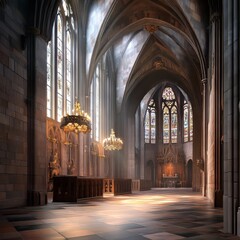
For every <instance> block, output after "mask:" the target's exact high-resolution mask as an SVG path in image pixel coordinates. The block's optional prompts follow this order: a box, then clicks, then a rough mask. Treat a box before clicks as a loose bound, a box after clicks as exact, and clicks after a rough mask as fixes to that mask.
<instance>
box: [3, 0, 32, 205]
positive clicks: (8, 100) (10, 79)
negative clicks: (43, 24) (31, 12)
mask: <svg viewBox="0 0 240 240" xmlns="http://www.w3.org/2000/svg"><path fill="white" fill-rule="evenodd" d="M11 4H14V3H11ZM16 4H17V3H16ZM24 31H25V19H24V18H23V16H22V15H21V13H20V11H19V10H18V6H15V7H14V8H13V7H10V6H8V5H4V6H1V7H0V33H1V34H0V208H7V207H14V206H21V205H25V204H26V199H27V194H26V192H27V105H26V99H27V51H26V48H25V47H24V37H23V36H24Z"/></svg>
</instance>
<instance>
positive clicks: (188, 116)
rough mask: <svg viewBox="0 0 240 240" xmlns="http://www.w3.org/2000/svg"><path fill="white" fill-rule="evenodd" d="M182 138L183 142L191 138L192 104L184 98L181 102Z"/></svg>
mask: <svg viewBox="0 0 240 240" xmlns="http://www.w3.org/2000/svg"><path fill="white" fill-rule="evenodd" d="M183 140H184V142H188V141H192V140H193V114H192V105H191V103H190V102H187V101H186V100H184V104H183Z"/></svg>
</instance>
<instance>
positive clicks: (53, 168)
mask: <svg viewBox="0 0 240 240" xmlns="http://www.w3.org/2000/svg"><path fill="white" fill-rule="evenodd" d="M239 12H240V4H239V2H238V0H201V1H200V0H171V1H169V0H81V1H79V0H51V1H49V0H40V1H39V0H18V1H16V0H15V1H12V0H0V127H1V131H0V213H1V211H6V210H7V209H14V208H21V207H27V206H28V207H29V206H49V205H50V203H49V201H48V199H49V197H53V201H57V202H68V201H75V200H76V201H77V200H78V199H80V198H88V197H91V198H92V197H97V196H100V195H102V194H103V193H104V192H105V193H109V192H112V191H116V192H118V193H128V194H129V193H131V192H132V191H133V190H138V191H141V190H145V191H148V190H150V191H152V190H151V189H162V190H164V189H165V190H166V189H167V191H171V190H172V191H173V192H174V191H178V190H181V189H185V190H186V189H188V190H189V189H190V190H191V192H192V193H193V194H195V193H198V194H199V195H200V196H201V197H202V198H203V199H207V201H209V203H210V205H211V207H213V209H216V210H217V209H220V210H221V211H222V214H221V215H222V218H223V232H224V233H227V234H232V235H233V236H236V237H237V236H240V178H239V172H240V155H239V149H240V146H239V143H240V141H239V139H240V116H239V112H240V84H239V82H240V81H239V76H240V72H239V68H240V64H239V61H240V60H239V47H240V45H239V42H240V41H239V37H240V36H239V29H240V21H239V19H240V18H239ZM63 189H64V190H63ZM76 189H77V190H76ZM90 189H91V192H90ZM113 189H114V190H113ZM61 191H62V192H63V191H64V193H65V196H63V194H62V195H61ZM67 194H69V195H68V196H66V195H67ZM68 197H69V198H68ZM63 214H64V213H63ZM0 239H1V237H0ZM4 239H5V238H4ZM6 239H7V238H6ZM8 239H9V238H8ZM89 239H90V238H89ZM94 239H95V238H94ZM126 239H127V238H126ZM129 239H130V238H129ZM139 239H142V238H139ZM144 239H149V238H144ZM150 239H157V238H150ZM159 239H162V238H159ZM163 239H164V238H163ZM166 239H167V238H166ZM169 239H170V238H169ZM171 239H173V238H171ZM176 239H177V238H176Z"/></svg>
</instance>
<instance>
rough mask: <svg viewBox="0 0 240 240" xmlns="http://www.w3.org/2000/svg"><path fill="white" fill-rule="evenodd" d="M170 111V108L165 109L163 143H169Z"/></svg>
mask: <svg viewBox="0 0 240 240" xmlns="http://www.w3.org/2000/svg"><path fill="white" fill-rule="evenodd" d="M169 118H170V117H169V109H168V107H164V108H163V143H169V129H170V126H169V125H170V124H169Z"/></svg>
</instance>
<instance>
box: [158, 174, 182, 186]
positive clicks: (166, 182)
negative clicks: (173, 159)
mask: <svg viewBox="0 0 240 240" xmlns="http://www.w3.org/2000/svg"><path fill="white" fill-rule="evenodd" d="M162 187H164V188H175V187H181V186H180V182H179V177H178V175H177V174H175V175H173V176H166V175H164V174H163V177H162Z"/></svg>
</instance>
